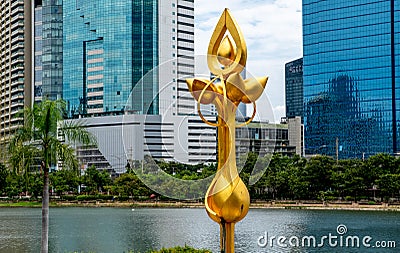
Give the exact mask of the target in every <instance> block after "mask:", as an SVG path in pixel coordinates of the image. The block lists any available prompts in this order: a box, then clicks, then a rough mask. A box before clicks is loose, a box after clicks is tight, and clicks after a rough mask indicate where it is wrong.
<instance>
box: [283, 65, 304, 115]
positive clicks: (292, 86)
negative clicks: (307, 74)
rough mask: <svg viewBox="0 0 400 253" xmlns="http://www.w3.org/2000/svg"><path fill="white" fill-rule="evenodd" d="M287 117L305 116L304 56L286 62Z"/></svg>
mask: <svg viewBox="0 0 400 253" xmlns="http://www.w3.org/2000/svg"><path fill="white" fill-rule="evenodd" d="M285 97H286V99H285V101H286V118H294V117H296V116H299V117H301V118H303V58H300V59H297V60H294V61H291V62H288V63H286V64H285Z"/></svg>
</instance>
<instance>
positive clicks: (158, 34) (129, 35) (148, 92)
mask: <svg viewBox="0 0 400 253" xmlns="http://www.w3.org/2000/svg"><path fill="white" fill-rule="evenodd" d="M63 13H64V28H63V31H64V35H63V36H64V41H63V42H64V53H63V60H64V69H63V74H64V75H63V81H64V83H63V84H64V85H63V88H64V92H63V94H64V99H65V100H66V101H67V102H68V113H69V116H70V117H79V116H82V115H94V116H104V115H111V114H122V113H127V112H129V113H134V114H153V115H157V114H161V115H164V114H170V115H181V114H192V113H193V111H194V101H193V99H192V100H189V94H188V90H187V87H186V83H185V78H187V77H189V76H190V77H192V76H193V75H194V44H193V43H194V38H193V36H194V25H193V22H194V21H193V19H194V15H193V1H184V0H179V1H174V2H173V3H171V2H168V3H166V2H162V1H154V0H151V1H150V0H145V1H128V0H118V1H114V2H112V3H110V2H109V1H97V0H91V1H70V2H64V5H63ZM131 91H133V93H132V97H131V99H129V95H130V93H131ZM128 99H129V101H128ZM127 102H128V103H127Z"/></svg>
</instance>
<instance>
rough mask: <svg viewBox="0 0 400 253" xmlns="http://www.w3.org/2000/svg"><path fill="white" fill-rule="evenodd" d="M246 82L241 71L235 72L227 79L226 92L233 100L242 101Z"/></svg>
mask: <svg viewBox="0 0 400 253" xmlns="http://www.w3.org/2000/svg"><path fill="white" fill-rule="evenodd" d="M244 91H245V82H244V81H243V78H242V76H241V75H240V74H239V73H234V74H232V75H230V76H229V77H228V79H227V80H226V94H227V96H228V98H229V99H230V100H231V101H232V102H240V100H241V99H242V97H243V95H244Z"/></svg>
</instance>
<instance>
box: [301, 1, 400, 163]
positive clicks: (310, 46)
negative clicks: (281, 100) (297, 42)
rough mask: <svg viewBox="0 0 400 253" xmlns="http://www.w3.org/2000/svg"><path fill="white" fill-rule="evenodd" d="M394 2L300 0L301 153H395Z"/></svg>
mask: <svg viewBox="0 0 400 253" xmlns="http://www.w3.org/2000/svg"><path fill="white" fill-rule="evenodd" d="M399 36H400V2H399V1H394V0H352V1H348V0H335V1H332V0H331V1H326V0H303V47H304V48H303V53H304V58H303V75H304V77H303V78H304V79H303V82H304V124H305V145H306V147H305V148H306V154H316V153H319V154H327V155H332V156H335V155H336V152H338V154H339V158H349V157H359V158H361V157H363V156H369V155H372V154H375V153H378V152H387V153H392V154H393V153H397V152H398V151H399V149H400V143H399V141H400V138H399V123H400V121H399V120H400V103H399V102H400V79H399V77H400V55H399V54H400V37H399Z"/></svg>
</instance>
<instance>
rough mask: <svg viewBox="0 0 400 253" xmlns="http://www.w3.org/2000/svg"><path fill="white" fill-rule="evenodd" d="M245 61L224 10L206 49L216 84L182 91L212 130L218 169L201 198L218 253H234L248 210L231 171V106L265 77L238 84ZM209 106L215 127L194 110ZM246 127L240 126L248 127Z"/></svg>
mask: <svg viewBox="0 0 400 253" xmlns="http://www.w3.org/2000/svg"><path fill="white" fill-rule="evenodd" d="M246 60H247V48H246V43H245V40H244V38H243V35H242V32H241V31H240V28H239V27H238V26H237V24H236V21H235V20H234V19H233V18H232V15H231V13H230V12H229V10H228V9H225V10H224V12H223V13H222V15H221V18H220V19H219V21H218V24H217V26H216V28H215V30H214V33H213V35H212V37H211V40H210V44H209V47H208V56H207V63H208V67H209V69H210V71H211V73H213V74H214V75H215V76H216V78H214V79H213V80H206V79H200V78H192V79H187V80H186V82H187V85H188V88H189V90H190V92H191V94H192V95H193V97H194V98H195V99H196V101H197V105H198V106H197V109H198V113H199V115H200V117H201V118H202V120H203V121H204V122H206V123H207V124H209V125H212V126H216V127H218V169H217V173H216V176H215V177H214V179H213V181H212V182H211V185H210V187H209V188H208V190H207V193H206V196H205V206H206V211H207V214H208V215H209V216H210V218H211V219H212V220H214V221H215V222H218V223H219V224H220V228H221V232H220V237H221V252H224V253H228V252H229V253H231V252H235V247H234V246H235V244H234V230H235V229H234V228H235V223H236V222H238V221H240V220H242V219H243V218H244V217H245V216H246V214H247V212H248V210H249V205H250V196H249V192H248V190H247V188H246V186H245V184H244V183H243V181H242V179H240V177H239V174H238V171H237V167H236V151H235V128H236V127H239V126H242V125H243V124H242V125H239V126H237V125H236V119H235V116H236V110H237V106H238V105H239V104H240V103H241V102H242V103H252V104H253V106H254V112H253V115H252V117H251V119H252V118H254V116H255V113H256V108H255V101H256V100H257V99H258V98H259V97H260V96H261V94H262V93H263V91H264V88H265V85H266V83H267V81H268V77H261V78H249V79H246V80H243V78H242V76H241V75H240V73H241V72H242V70H243V69H244V67H245V65H246ZM211 103H212V104H214V105H215V107H216V109H217V111H218V123H216V124H215V123H212V122H209V121H207V120H206V119H205V118H204V117H203V115H202V113H201V111H200V104H211ZM251 119H250V120H249V121H247V122H246V123H245V124H247V123H249V122H250V121H251Z"/></svg>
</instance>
